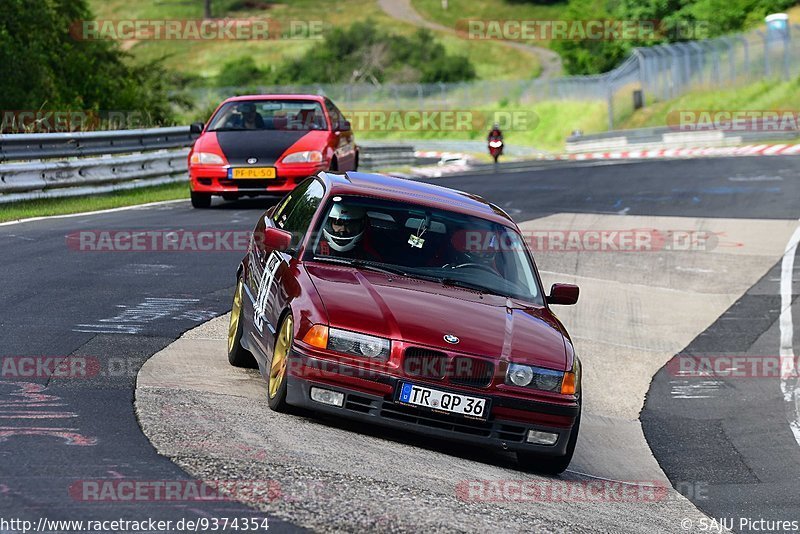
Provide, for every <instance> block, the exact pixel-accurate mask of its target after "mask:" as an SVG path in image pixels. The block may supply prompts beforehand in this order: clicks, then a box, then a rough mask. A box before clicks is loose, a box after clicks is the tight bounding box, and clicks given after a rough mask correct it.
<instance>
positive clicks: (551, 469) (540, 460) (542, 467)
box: [517, 415, 581, 475]
mask: <svg viewBox="0 0 800 534" xmlns="http://www.w3.org/2000/svg"><path fill="white" fill-rule="evenodd" d="M580 426H581V416H580V415H578V418H577V419H576V420H575V425H574V426H573V427H572V432H571V433H570V435H569V441H568V442H567V452H566V454H564V455H563V456H548V455H546V454H539V453H535V452H520V451H518V452H517V464H518V465H519V466H520V467H521V468H522V469H523V470H525V471H533V472H535V473H540V474H543V475H560V474H561V473H563V472H564V471H566V470H567V467H569V464H570V462H571V461H572V455H573V454H575V444H576V443H578V431H579V430H580Z"/></svg>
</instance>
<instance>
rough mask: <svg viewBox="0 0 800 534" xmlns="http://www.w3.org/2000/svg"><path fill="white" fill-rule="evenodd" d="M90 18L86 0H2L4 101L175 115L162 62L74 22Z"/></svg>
mask: <svg viewBox="0 0 800 534" xmlns="http://www.w3.org/2000/svg"><path fill="white" fill-rule="evenodd" d="M92 19H93V16H92V13H91V12H90V11H89V8H88V6H87V4H86V0H61V1H47V2H30V1H29V0H3V9H0V65H3V75H2V76H0V108H2V109H10V110H58V111H125V112H138V113H140V114H141V115H143V116H148V117H150V119H151V120H152V121H153V122H155V123H164V122H169V121H170V120H171V110H170V100H169V98H168V96H167V95H168V91H169V90H170V87H169V86H170V84H171V83H172V82H173V81H174V80H173V79H171V77H170V74H169V73H167V72H166V71H165V70H164V69H163V68H162V67H161V66H160V65H159V64H158V63H151V64H148V65H142V66H132V65H130V64H129V63H128V62H127V56H126V54H125V53H123V52H122V51H120V50H119V48H118V47H117V45H116V43H113V42H109V41H105V40H94V39H86V38H85V36H82V35H81V34H80V27H78V28H76V27H75V26H72V27H71V25H72V24H74V21H83V20H92ZM31 28H36V31H31ZM70 29H72V30H73V32H72V34H71V33H70Z"/></svg>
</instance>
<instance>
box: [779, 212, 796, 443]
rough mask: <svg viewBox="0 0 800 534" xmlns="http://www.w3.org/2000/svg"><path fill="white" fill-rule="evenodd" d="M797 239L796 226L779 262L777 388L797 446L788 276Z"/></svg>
mask: <svg viewBox="0 0 800 534" xmlns="http://www.w3.org/2000/svg"><path fill="white" fill-rule="evenodd" d="M798 242H800V226H798V227H797V229H796V230H795V231H794V234H792V237H791V238H790V239H789V242H788V243H787V244H786V251H785V252H784V253H783V260H782V261H781V315H780V322H779V324H780V331H781V347H780V357H781V391H782V392H783V398H784V399H785V400H786V402H787V403H788V406H787V414H786V415H787V417H788V419H789V427H790V428H791V429H792V433H793V434H794V439H795V440H796V441H797V443H798V445H800V381H799V380H798V377H797V365H796V362H795V355H794V346H793V342H794V339H793V338H794V326H793V324H792V275H793V273H794V257H795V254H796V253H797V244H798Z"/></svg>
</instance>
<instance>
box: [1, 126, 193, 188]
mask: <svg viewBox="0 0 800 534" xmlns="http://www.w3.org/2000/svg"><path fill="white" fill-rule="evenodd" d="M194 138H195V136H193V135H192V134H191V133H190V132H189V127H188V126H178V127H172V128H150V129H141V130H110V131H101V132H75V133H53V134H7V135H0V204H5V203H9V202H16V201H20V200H31V199H37V198H53V197H67V196H78V195H91V194H99V193H108V192H112V191H116V190H121V189H131V188H135V187H144V186H151V185H160V184H164V183H170V182H176V181H180V180H185V179H186V157H187V155H188V153H189V149H188V147H189V146H191V144H192V143H193V142H194Z"/></svg>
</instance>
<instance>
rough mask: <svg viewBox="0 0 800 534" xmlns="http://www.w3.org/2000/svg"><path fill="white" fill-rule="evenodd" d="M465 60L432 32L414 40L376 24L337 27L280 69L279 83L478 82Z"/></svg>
mask: <svg viewBox="0 0 800 534" xmlns="http://www.w3.org/2000/svg"><path fill="white" fill-rule="evenodd" d="M475 77H476V74H475V68H474V66H473V65H472V63H471V62H470V61H469V59H468V58H467V57H465V56H460V55H451V54H448V53H447V52H446V50H445V49H444V46H443V45H442V44H441V43H438V42H437V41H436V40H435V39H434V37H433V34H431V32H430V31H428V30H419V31H417V32H416V33H414V34H413V35H412V36H411V37H405V36H402V35H392V34H389V33H386V32H382V31H379V30H378V28H377V25H376V24H374V23H373V22H372V21H370V20H367V21H362V22H354V23H353V24H351V25H350V26H349V27H347V28H334V29H333V30H332V31H331V32H330V33H329V34H327V35H326V36H325V40H324V42H322V43H320V45H319V46H315V47H314V48H311V49H310V50H308V51H307V52H306V53H305V54H304V55H303V56H301V57H300V58H298V59H295V60H294V61H289V62H288V63H286V64H284V65H283V66H281V67H280V68H279V69H278V70H277V72H276V73H275V80H276V81H277V82H278V83H300V84H311V83H320V82H324V83H347V82H362V81H363V82H372V83H384V82H395V81H396V82H403V81H406V82H416V81H418V82H421V83H436V82H457V81H466V80H472V79H475Z"/></svg>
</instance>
